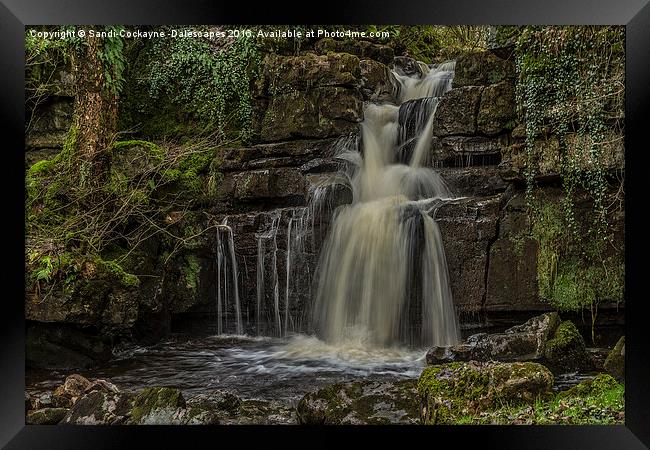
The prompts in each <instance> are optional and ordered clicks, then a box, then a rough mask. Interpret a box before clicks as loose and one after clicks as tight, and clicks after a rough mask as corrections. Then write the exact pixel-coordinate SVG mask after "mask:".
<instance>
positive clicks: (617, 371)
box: [604, 336, 625, 381]
mask: <svg viewBox="0 0 650 450" xmlns="http://www.w3.org/2000/svg"><path fill="white" fill-rule="evenodd" d="M604 367H605V370H606V371H607V372H608V373H609V374H610V375H612V376H613V377H614V378H616V379H617V380H618V381H623V380H625V336H622V337H621V338H620V339H619V340H618V342H617V343H616V345H615V346H614V348H613V349H612V351H611V352H609V354H608V355H607V359H605V365H604Z"/></svg>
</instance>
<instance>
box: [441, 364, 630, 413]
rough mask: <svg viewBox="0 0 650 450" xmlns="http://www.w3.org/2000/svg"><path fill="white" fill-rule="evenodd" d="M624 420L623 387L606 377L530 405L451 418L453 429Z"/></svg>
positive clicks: (600, 377)
mask: <svg viewBox="0 0 650 450" xmlns="http://www.w3.org/2000/svg"><path fill="white" fill-rule="evenodd" d="M624 417H625V387H624V386H623V385H622V384H620V383H618V382H616V380H614V379H613V378H612V377H610V376H609V375H606V374H599V375H598V376H596V377H595V378H594V379H593V380H586V381H583V382H581V383H580V384H578V385H576V386H574V387H573V388H571V389H569V390H567V391H563V392H559V393H557V394H556V395H554V396H553V397H552V398H550V399H544V398H539V399H537V400H536V401H535V402H534V403H533V404H528V405H525V404H524V405H521V404H509V403H502V404H499V405H495V407H488V408H483V409H480V410H478V411H473V412H470V413H467V412H461V413H459V414H458V415H455V416H452V417H451V421H450V422H449V423H452V424H454V425H487V424H491V425H513V424H521V425H523V424H526V425H553V424H559V425H612V424H622V423H623V422H624Z"/></svg>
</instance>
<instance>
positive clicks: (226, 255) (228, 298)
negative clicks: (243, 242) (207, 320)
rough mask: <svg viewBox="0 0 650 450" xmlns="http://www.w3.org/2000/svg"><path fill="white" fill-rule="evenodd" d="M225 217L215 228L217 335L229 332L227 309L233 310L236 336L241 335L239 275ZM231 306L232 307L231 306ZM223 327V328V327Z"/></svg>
mask: <svg viewBox="0 0 650 450" xmlns="http://www.w3.org/2000/svg"><path fill="white" fill-rule="evenodd" d="M227 221H228V218H227V217H226V218H225V219H224V221H223V223H222V224H221V225H218V226H217V236H216V237H217V257H216V262H217V273H216V287H217V289H216V290H217V292H216V294H217V334H223V333H224V332H228V331H230V329H231V327H230V325H229V321H228V308H230V307H232V308H234V315H235V318H234V325H235V332H236V333H237V334H243V332H244V328H243V326H242V320H241V307H240V303H239V287H238V284H239V283H238V281H239V273H238V271H237V259H236V257H235V243H234V239H233V233H232V229H231V228H230V227H229V226H228V225H227ZM231 305H232V306H231ZM224 325H225V326H224Z"/></svg>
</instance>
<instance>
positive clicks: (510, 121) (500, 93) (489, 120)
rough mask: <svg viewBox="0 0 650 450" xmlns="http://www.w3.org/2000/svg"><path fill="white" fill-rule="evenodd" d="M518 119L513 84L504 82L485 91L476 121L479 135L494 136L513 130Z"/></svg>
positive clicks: (488, 87)
mask: <svg viewBox="0 0 650 450" xmlns="http://www.w3.org/2000/svg"><path fill="white" fill-rule="evenodd" d="M516 117H517V113H516V105H515V86H514V84H512V82H510V81H502V82H500V83H498V84H493V85H490V86H487V87H486V88H485V89H483V93H482V94H481V102H480V104H479V110H478V116H477V119H476V121H477V130H478V132H479V133H482V134H486V135H489V136H493V135H496V134H499V133H501V132H503V131H506V130H511V129H512V128H513V127H514V125H515V119H516Z"/></svg>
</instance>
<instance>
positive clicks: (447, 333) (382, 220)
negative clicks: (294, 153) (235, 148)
mask: <svg viewBox="0 0 650 450" xmlns="http://www.w3.org/2000/svg"><path fill="white" fill-rule="evenodd" d="M452 70H453V63H450V64H445V65H441V66H439V67H437V68H434V69H432V70H430V71H429V72H428V73H426V74H425V76H424V77H422V78H412V77H408V76H402V75H399V74H397V73H394V75H395V77H396V79H397V80H398V82H399V84H400V88H399V92H398V98H399V100H400V101H402V102H404V101H407V100H413V99H418V98H421V97H432V96H440V95H442V94H443V93H444V92H446V91H447V90H449V89H450V88H451V79H452V77H453V72H452ZM428 105H429V106H430V105H433V108H431V107H429V111H428V114H427V115H423V114H419V113H418V115H417V117H416V120H417V121H418V122H419V123H416V124H415V125H414V126H413V127H412V128H413V129H414V131H415V132H416V133H418V135H417V136H414V137H413V138H412V139H415V146H414V149H413V152H412V155H411V157H410V158H409V160H408V164H400V163H399V148H398V144H399V140H400V123H399V111H400V107H399V106H396V105H390V104H383V105H377V104H366V106H365V108H364V121H363V122H362V124H361V135H362V145H363V152H362V155H361V157H359V158H353V157H347V160H348V161H349V162H351V163H352V164H355V165H357V166H358V167H357V170H353V171H352V172H351V173H352V174H353V175H352V176H351V177H350V184H351V187H352V191H353V202H352V204H351V205H346V206H344V207H341V208H339V210H338V211H337V214H336V216H335V220H334V223H333V225H332V227H331V229H330V231H329V234H328V237H327V240H326V242H325V244H324V247H323V250H322V253H321V259H320V262H319V266H318V270H317V274H318V277H319V280H318V288H317V293H316V298H315V305H314V311H313V320H314V324H315V330H316V332H317V333H318V335H319V336H320V337H321V338H323V339H324V340H325V341H327V342H328V343H329V344H337V345H341V346H346V345H348V344H349V342H351V341H353V342H360V341H362V342H363V343H364V345H369V346H375V347H389V346H395V345H402V344H409V345H440V346H445V345H452V344H455V343H457V342H458V341H459V338H460V334H459V328H458V322H457V318H456V313H455V310H454V305H453V299H452V296H451V290H450V288H449V276H448V273H447V265H446V260H445V255H444V248H443V243H442V239H441V236H440V232H439V230H438V226H437V224H436V223H435V221H434V220H433V219H432V218H431V217H430V216H429V215H428V214H427V212H426V211H424V210H423V209H422V208H423V202H421V201H419V200H422V199H444V198H449V197H451V193H450V192H449V190H448V188H447V186H446V185H445V183H444V181H443V180H442V179H441V178H440V176H439V175H438V174H437V173H436V172H435V171H434V170H432V169H429V168H426V167H423V165H424V163H425V162H426V157H427V155H428V152H429V149H430V146H431V138H432V133H433V130H432V127H433V114H434V113H435V107H436V106H437V100H435V101H434V102H429V103H428ZM348 173H350V172H348ZM425 203H429V202H425ZM414 319H415V320H414Z"/></svg>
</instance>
